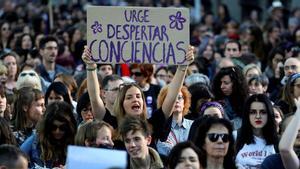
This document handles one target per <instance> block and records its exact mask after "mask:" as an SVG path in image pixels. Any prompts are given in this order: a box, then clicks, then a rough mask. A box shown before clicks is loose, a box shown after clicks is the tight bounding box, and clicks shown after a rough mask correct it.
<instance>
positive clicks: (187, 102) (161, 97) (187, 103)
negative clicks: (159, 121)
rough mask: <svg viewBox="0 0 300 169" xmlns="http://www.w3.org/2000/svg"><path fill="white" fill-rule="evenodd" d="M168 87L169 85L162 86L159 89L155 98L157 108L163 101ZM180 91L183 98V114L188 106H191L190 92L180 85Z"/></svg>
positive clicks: (186, 111)
mask: <svg viewBox="0 0 300 169" xmlns="http://www.w3.org/2000/svg"><path fill="white" fill-rule="evenodd" d="M168 88H169V85H167V86H165V87H163V88H162V89H161V90H160V92H159V95H158V98H157V107H158V108H160V107H161V106H162V104H163V102H164V101H165V99H166V96H167V94H168ZM181 92H182V95H183V98H184V106H183V111H182V114H183V116H184V115H186V114H187V113H188V112H189V108H190V106H191V94H190V92H189V91H188V89H187V88H186V87H185V86H182V87H181Z"/></svg>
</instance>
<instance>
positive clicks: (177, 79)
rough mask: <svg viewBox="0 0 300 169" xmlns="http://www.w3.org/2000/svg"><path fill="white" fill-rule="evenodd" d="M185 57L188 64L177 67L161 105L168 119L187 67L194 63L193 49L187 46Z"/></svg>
mask: <svg viewBox="0 0 300 169" xmlns="http://www.w3.org/2000/svg"><path fill="white" fill-rule="evenodd" d="M185 57H186V60H187V61H188V64H187V65H180V66H178V68H177V70H176V73H175V75H174V77H173V79H172V81H171V82H170V84H169V85H168V92H167V96H166V98H165V100H164V102H163V104H162V111H163V112H164V114H165V117H166V118H169V117H170V116H171V115H172V109H173V106H174V104H175V102H176V99H177V96H178V93H179V91H180V90H181V87H182V85H183V81H184V77H185V75H186V72H187V68H188V65H189V64H190V63H192V62H193V61H194V47H192V46H189V49H188V52H187V53H186V56H185Z"/></svg>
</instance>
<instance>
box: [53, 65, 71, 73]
mask: <svg viewBox="0 0 300 169" xmlns="http://www.w3.org/2000/svg"><path fill="white" fill-rule="evenodd" d="M55 70H56V72H57V73H67V74H71V73H70V71H69V70H67V69H66V68H65V67H63V66H61V65H59V64H55Z"/></svg>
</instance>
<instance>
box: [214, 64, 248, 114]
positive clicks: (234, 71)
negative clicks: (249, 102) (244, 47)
mask: <svg viewBox="0 0 300 169" xmlns="http://www.w3.org/2000/svg"><path fill="white" fill-rule="evenodd" d="M226 75H227V76H229V77H230V79H231V82H232V84H233V85H232V93H231V95H230V96H229V101H230V103H231V106H232V108H233V110H234V112H235V113H237V115H238V116H240V117H241V116H242V111H243V103H244V102H245V100H246V98H247V96H248V87H247V83H246V80H245V77H244V75H243V73H242V71H241V69H240V68H238V67H236V66H233V67H224V68H221V69H220V71H219V72H218V73H217V74H216V76H215V78H214V80H213V84H212V90H213V92H214V95H215V99H216V100H223V99H225V97H226V96H225V95H224V93H223V92H222V90H221V84H222V82H221V79H222V78H223V77H224V76H226ZM241 103H242V104H241Z"/></svg>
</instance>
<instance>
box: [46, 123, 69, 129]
mask: <svg viewBox="0 0 300 169" xmlns="http://www.w3.org/2000/svg"><path fill="white" fill-rule="evenodd" d="M50 129H51V131H55V130H57V129H59V130H60V131H67V129H68V127H67V124H61V125H56V124H52V125H51V127H50Z"/></svg>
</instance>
